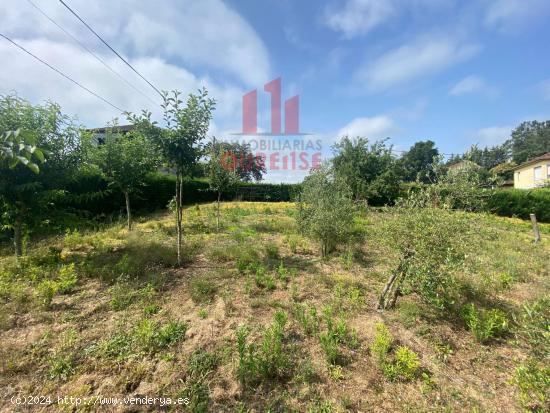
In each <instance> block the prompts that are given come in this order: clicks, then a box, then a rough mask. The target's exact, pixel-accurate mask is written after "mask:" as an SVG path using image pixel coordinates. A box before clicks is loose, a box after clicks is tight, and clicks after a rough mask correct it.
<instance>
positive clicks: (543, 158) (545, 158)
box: [514, 152, 550, 171]
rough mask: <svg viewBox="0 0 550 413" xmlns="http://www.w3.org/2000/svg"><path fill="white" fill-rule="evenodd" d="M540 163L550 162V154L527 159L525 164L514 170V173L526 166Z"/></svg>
mask: <svg viewBox="0 0 550 413" xmlns="http://www.w3.org/2000/svg"><path fill="white" fill-rule="evenodd" d="M540 161H550V152H547V153H545V154H544V155H541V156H537V157H536V158H533V159H529V160H528V161H527V162H524V163H522V164H521V165H518V166H516V167H515V168H514V171H516V170H518V169H522V168H525V167H526V166H529V165H531V164H534V163H537V162H540Z"/></svg>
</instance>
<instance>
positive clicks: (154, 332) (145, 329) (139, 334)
mask: <svg viewBox="0 0 550 413" xmlns="http://www.w3.org/2000/svg"><path fill="white" fill-rule="evenodd" d="M187 328H188V326H187V324H186V323H180V322H177V321H169V322H167V323H166V324H159V323H156V322H154V321H152V320H150V319H147V318H145V319H142V320H141V321H140V322H139V323H138V324H137V325H136V326H135V327H134V328H133V329H132V330H130V331H129V332H120V333H116V334H114V335H112V336H110V337H108V338H106V339H104V340H101V341H100V342H99V343H98V344H96V345H95V346H93V347H92V348H91V351H92V352H95V353H96V354H97V355H99V356H102V357H106V358H112V359H117V360H124V359H126V358H128V357H129V356H130V355H132V354H136V353H138V354H139V353H149V354H154V353H157V352H159V351H161V350H164V349H166V348H168V347H170V346H172V345H173V344H175V343H177V342H179V341H181V340H183V339H184V337H185V333H186V331H187Z"/></svg>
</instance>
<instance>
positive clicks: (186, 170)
mask: <svg viewBox="0 0 550 413" xmlns="http://www.w3.org/2000/svg"><path fill="white" fill-rule="evenodd" d="M179 97H180V92H178V91H173V92H172V93H171V94H169V93H168V92H164V99H163V104H162V109H163V111H164V117H163V121H164V127H162V128H161V127H159V126H158V125H157V123H156V122H152V121H151V113H150V112H147V111H143V112H142V114H141V115H140V116H137V115H132V114H128V117H129V119H130V121H131V122H132V123H134V124H135V125H136V128H137V130H138V131H140V132H141V133H144V134H147V135H148V136H149V137H150V138H151V139H153V141H155V142H156V143H157V145H158V146H159V148H160V149H161V151H162V155H163V158H164V160H165V161H166V163H167V166H168V167H170V168H171V169H173V170H174V171H175V173H176V194H175V204H176V232H177V253H178V264H179V265H181V246H182V241H183V227H182V221H183V208H182V202H183V182H184V179H186V178H188V177H190V176H192V175H193V174H194V173H195V172H196V166H197V163H198V160H199V158H200V157H201V156H202V154H203V144H202V142H203V141H204V139H205V137H206V134H207V132H208V128H209V126H210V120H211V119H212V112H213V110H214V109H215V106H216V102H215V100H214V99H211V98H209V97H208V92H207V90H206V89H204V88H203V89H201V90H199V91H198V93H197V94H193V93H191V94H189V96H188V98H187V102H186V104H185V106H183V105H182V104H183V101H181V100H180V98H179Z"/></svg>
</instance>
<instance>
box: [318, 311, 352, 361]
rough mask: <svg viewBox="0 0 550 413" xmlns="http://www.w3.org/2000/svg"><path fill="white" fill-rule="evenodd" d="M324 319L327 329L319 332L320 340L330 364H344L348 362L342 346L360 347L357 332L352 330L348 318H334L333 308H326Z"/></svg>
mask: <svg viewBox="0 0 550 413" xmlns="http://www.w3.org/2000/svg"><path fill="white" fill-rule="evenodd" d="M323 312H324V319H325V323H326V325H327V330H326V331H325V332H323V333H321V334H319V342H320V344H321V348H322V349H323V351H324V353H325V357H326V359H327V362H328V363H330V364H344V363H345V362H346V360H345V358H344V357H343V354H342V352H341V349H340V346H341V345H347V346H348V347H351V348H356V347H358V345H359V343H358V341H357V337H356V332H355V331H354V330H350V329H349V328H348V325H347V323H346V320H344V319H343V318H339V319H338V320H334V318H333V315H332V308H330V307H326V308H325V309H324V311H323Z"/></svg>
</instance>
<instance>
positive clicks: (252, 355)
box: [236, 311, 290, 385]
mask: <svg viewBox="0 0 550 413" xmlns="http://www.w3.org/2000/svg"><path fill="white" fill-rule="evenodd" d="M287 318H288V317H287V315H286V313H285V312H283V311H277V312H276V313H275V316H274V320H273V323H272V324H271V325H270V326H269V327H267V328H266V329H264V331H263V335H262V340H261V341H260V343H259V344H258V345H257V346H256V345H255V344H254V343H250V344H248V343H247V338H248V329H247V328H246V327H244V326H241V327H239V328H238V329H237V332H236V335H237V353H238V357H239V360H238V366H237V377H238V379H239V380H240V381H241V383H242V384H243V385H246V384H255V383H258V382H260V381H262V380H274V379H283V378H286V377H287V376H288V374H289V368H290V360H289V358H288V355H287V351H286V349H285V346H284V342H283V341H284V328H285V324H286V322H287Z"/></svg>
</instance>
